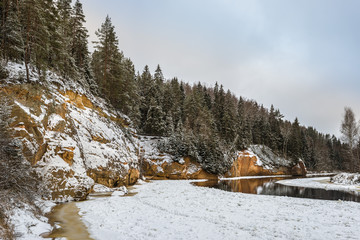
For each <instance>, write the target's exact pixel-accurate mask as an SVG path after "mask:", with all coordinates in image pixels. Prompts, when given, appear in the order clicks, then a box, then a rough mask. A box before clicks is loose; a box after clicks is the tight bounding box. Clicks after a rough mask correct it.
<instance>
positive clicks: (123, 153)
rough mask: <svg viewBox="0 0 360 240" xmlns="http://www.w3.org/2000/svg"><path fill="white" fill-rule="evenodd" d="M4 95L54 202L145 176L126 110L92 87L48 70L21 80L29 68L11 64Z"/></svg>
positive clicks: (27, 152) (18, 134) (17, 132)
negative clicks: (110, 103) (95, 187)
mask: <svg viewBox="0 0 360 240" xmlns="http://www.w3.org/2000/svg"><path fill="white" fill-rule="evenodd" d="M8 71H9V72H10V73H11V74H10V76H9V77H8V78H7V79H6V80H5V81H3V82H2V87H1V92H0V94H1V99H2V100H4V99H6V101H7V102H6V104H8V105H9V106H10V107H11V118H12V119H13V120H12V121H11V123H10V127H12V128H13V129H14V130H15V132H14V137H15V138H18V139H20V140H21V142H22V144H23V153H24V156H25V157H26V159H27V160H28V161H29V162H30V163H31V164H32V166H33V167H34V168H35V170H36V172H37V173H38V174H39V176H40V177H41V178H42V180H43V181H44V182H46V184H47V185H48V187H49V189H50V190H51V199H52V200H54V201H64V200H80V199H84V198H86V195H87V193H88V192H89V191H90V190H91V188H92V186H93V185H94V183H101V184H104V185H107V186H109V187H114V186H120V185H129V184H133V183H134V182H136V179H137V178H138V177H139V171H138V168H139V167H138V157H137V148H138V146H137V145H138V140H137V138H136V137H135V135H134V134H135V130H134V129H132V128H131V127H130V126H129V123H130V120H129V119H128V118H127V117H126V116H124V115H123V114H121V113H119V112H117V111H115V110H114V109H113V108H110V107H108V106H107V104H106V102H105V101H104V100H103V99H101V98H99V97H96V96H94V95H93V94H92V93H91V92H90V91H89V90H88V89H86V88H85V87H84V86H82V85H81V84H79V83H76V82H74V81H69V80H68V81H66V80H64V79H62V78H61V77H59V76H57V75H55V74H53V73H51V72H47V75H46V77H45V80H39V79H40V78H39V76H38V75H37V74H36V73H35V72H32V75H31V76H32V77H31V79H30V82H28V83H23V82H19V79H21V76H22V75H23V74H24V66H23V65H19V64H9V65H8Z"/></svg>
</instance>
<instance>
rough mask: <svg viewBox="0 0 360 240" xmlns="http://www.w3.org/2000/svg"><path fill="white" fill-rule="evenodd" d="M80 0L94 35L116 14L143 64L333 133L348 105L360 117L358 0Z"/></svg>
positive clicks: (125, 41) (123, 41)
mask: <svg viewBox="0 0 360 240" xmlns="http://www.w3.org/2000/svg"><path fill="white" fill-rule="evenodd" d="M82 2H83V7H84V12H85V15H86V20H87V23H86V26H87V28H88V30H89V35H90V38H89V41H90V42H91V41H94V40H96V35H95V31H96V30H97V29H98V28H99V27H100V26H101V23H103V22H104V20H105V17H106V15H109V16H110V17H111V20H112V23H113V25H114V26H115V30H116V33H117V36H118V39H119V48H120V50H122V51H123V52H124V54H125V56H127V57H130V58H131V60H132V61H133V62H134V64H135V68H136V70H137V71H140V72H142V70H143V68H144V66H145V65H148V66H149V67H150V69H152V71H155V68H156V66H157V64H160V66H161V69H162V70H163V74H164V76H165V77H166V78H169V79H170V78H172V77H178V78H179V79H180V80H183V81H185V82H189V83H196V82H201V83H205V84H206V85H207V86H213V85H214V84H215V82H218V83H219V84H222V85H223V86H224V88H225V89H230V90H231V91H232V92H233V93H234V94H236V95H237V96H243V97H245V98H247V99H254V100H256V101H257V102H258V103H260V104H263V105H264V106H265V107H268V108H269V107H270V106H271V104H273V105H274V107H275V108H278V109H280V111H281V112H282V114H283V115H285V119H288V120H290V121H293V120H294V119H295V117H298V119H299V121H300V123H301V124H302V125H305V126H313V127H315V128H316V129H318V130H319V131H321V132H323V133H329V134H335V135H336V136H340V131H339V129H340V125H341V121H342V118H343V114H344V107H345V106H348V107H351V108H352V109H353V110H354V112H355V115H356V116H357V119H360V31H359V25H360V14H359V9H360V1H358V0H345V1H340V0H302V1H295V0H171V1H170V0H151V1H149V0H102V1H99V0H86V1H82ZM90 49H92V47H90Z"/></svg>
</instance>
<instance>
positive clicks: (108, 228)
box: [77, 180, 360, 240]
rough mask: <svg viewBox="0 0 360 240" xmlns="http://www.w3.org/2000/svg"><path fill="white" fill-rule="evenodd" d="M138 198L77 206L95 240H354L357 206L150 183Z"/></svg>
mask: <svg viewBox="0 0 360 240" xmlns="http://www.w3.org/2000/svg"><path fill="white" fill-rule="evenodd" d="M135 191H136V192H138V194H137V195H135V196H132V197H120V196H112V197H108V198H100V199H99V198H98V199H94V200H91V201H85V202H79V203H77V206H78V207H79V208H80V215H81V216H82V218H83V220H84V222H85V224H86V225H87V226H88V228H89V232H90V234H91V236H92V237H93V238H95V239H106V240H108V239H287V240H288V239H359V238H360V233H359V231H358V230H359V222H360V204H359V203H356V202H343V201H326V200H313V199H301V198H290V197H278V196H266V195H251V194H243V193H233V192H226V191H221V190H218V189H212V188H205V187H196V186H193V185H192V184H191V182H190V181H186V180H183V181H178V180H176V181H154V182H151V183H143V184H142V185H138V186H136V189H135Z"/></svg>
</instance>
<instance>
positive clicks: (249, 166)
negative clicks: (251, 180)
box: [225, 145, 306, 177]
mask: <svg viewBox="0 0 360 240" xmlns="http://www.w3.org/2000/svg"><path fill="white" fill-rule="evenodd" d="M268 175H296V176H305V175H306V167H305V164H304V163H303V161H301V160H299V162H298V163H295V162H294V161H292V160H288V159H285V158H282V157H279V156H277V155H276V154H274V153H273V152H272V151H271V150H270V149H269V148H268V147H266V146H258V145H254V146H251V147H250V148H249V149H248V150H244V151H240V152H239V153H238V157H237V159H236V160H235V161H234V162H233V165H232V167H231V169H230V170H229V171H228V172H227V173H226V174H225V177H240V176H268Z"/></svg>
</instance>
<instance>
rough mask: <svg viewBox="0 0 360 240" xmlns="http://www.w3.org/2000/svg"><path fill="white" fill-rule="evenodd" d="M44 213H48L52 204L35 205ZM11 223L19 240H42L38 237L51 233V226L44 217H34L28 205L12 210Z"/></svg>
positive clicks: (43, 202)
mask: <svg viewBox="0 0 360 240" xmlns="http://www.w3.org/2000/svg"><path fill="white" fill-rule="evenodd" d="M37 205H38V206H40V207H41V209H42V211H44V212H45V213H48V212H50V210H51V208H52V207H53V206H54V203H51V202H50V201H43V200H42V201H41V203H40V202H39V203H38V204H37ZM11 223H12V224H13V225H14V227H15V233H16V234H18V235H19V236H18V237H17V238H16V239H19V240H36V239H44V238H42V237H41V236H40V235H41V234H43V233H47V232H51V230H52V226H51V225H50V224H49V223H48V219H47V218H46V217H44V216H36V215H35V214H34V212H33V211H32V209H31V207H30V206H29V205H23V206H21V207H17V208H14V209H13V210H12V214H11Z"/></svg>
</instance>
